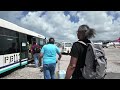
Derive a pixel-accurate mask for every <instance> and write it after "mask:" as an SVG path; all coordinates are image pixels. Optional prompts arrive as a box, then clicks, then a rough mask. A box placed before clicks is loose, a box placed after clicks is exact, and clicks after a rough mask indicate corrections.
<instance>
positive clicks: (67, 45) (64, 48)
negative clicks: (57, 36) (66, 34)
mask: <svg viewBox="0 0 120 90" xmlns="http://www.w3.org/2000/svg"><path fill="white" fill-rule="evenodd" d="M71 48H72V43H70V42H62V53H66V54H69V53H70V51H71Z"/></svg>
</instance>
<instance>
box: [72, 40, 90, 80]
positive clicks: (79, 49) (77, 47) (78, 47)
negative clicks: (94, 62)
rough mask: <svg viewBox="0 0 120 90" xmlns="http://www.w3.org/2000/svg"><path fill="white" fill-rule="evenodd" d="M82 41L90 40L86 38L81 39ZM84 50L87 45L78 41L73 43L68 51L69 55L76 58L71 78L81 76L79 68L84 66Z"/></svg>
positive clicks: (87, 41) (88, 41)
mask: <svg viewBox="0 0 120 90" xmlns="http://www.w3.org/2000/svg"><path fill="white" fill-rule="evenodd" d="M83 42H84V43H90V40H88V39H86V40H83ZM86 51H87V46H85V45H83V44H81V43H79V42H75V43H73V46H72V49H71V52H70V56H73V57H76V58H78V60H77V64H76V68H75V70H74V72H73V75H72V78H73V79H79V78H80V77H82V74H81V71H80V68H82V67H83V66H84V63H85V57H86Z"/></svg>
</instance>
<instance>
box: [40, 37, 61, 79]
mask: <svg viewBox="0 0 120 90" xmlns="http://www.w3.org/2000/svg"><path fill="white" fill-rule="evenodd" d="M54 43H55V40H54V38H49V42H48V44H46V45H44V46H43V47H42V49H41V53H40V60H41V59H42V58H43V59H42V60H43V73H44V79H55V68H56V62H57V59H56V55H57V54H58V56H59V57H58V60H60V59H61V56H62V55H61V52H60V49H59V48H58V47H57V46H56V45H54Z"/></svg>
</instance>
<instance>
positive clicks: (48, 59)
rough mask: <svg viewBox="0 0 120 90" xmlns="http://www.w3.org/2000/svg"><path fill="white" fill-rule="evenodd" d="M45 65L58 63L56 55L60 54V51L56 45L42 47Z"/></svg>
mask: <svg viewBox="0 0 120 90" xmlns="http://www.w3.org/2000/svg"><path fill="white" fill-rule="evenodd" d="M41 53H42V54H43V64H51V63H56V55H57V54H59V53H60V49H59V48H58V47H57V46H56V45H54V44H46V45H44V46H43V47H42V49H41Z"/></svg>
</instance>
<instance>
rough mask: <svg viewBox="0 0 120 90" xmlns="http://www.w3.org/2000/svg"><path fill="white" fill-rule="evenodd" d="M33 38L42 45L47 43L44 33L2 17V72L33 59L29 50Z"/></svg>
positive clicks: (0, 33) (0, 21)
mask: <svg viewBox="0 0 120 90" xmlns="http://www.w3.org/2000/svg"><path fill="white" fill-rule="evenodd" d="M33 40H36V41H37V43H38V44H39V45H40V46H43V45H44V44H45V37H44V36H43V35H40V34H38V33H35V32H33V31H30V30H28V29H25V28H22V27H20V26H17V25H15V24H13V23H10V22H8V21H5V20H3V19H0V74H1V73H4V72H6V71H9V70H11V69H13V68H16V67H19V66H23V65H26V64H28V62H29V61H30V60H32V56H30V55H31V54H30V52H29V51H30V47H31V45H32V41H33Z"/></svg>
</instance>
